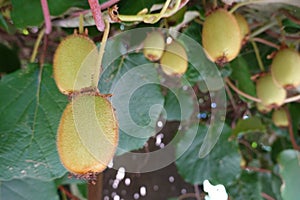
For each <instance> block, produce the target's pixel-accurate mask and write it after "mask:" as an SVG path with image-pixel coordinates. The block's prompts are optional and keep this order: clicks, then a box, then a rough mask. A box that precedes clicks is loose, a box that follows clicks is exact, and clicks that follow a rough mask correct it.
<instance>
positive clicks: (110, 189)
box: [103, 122, 194, 200]
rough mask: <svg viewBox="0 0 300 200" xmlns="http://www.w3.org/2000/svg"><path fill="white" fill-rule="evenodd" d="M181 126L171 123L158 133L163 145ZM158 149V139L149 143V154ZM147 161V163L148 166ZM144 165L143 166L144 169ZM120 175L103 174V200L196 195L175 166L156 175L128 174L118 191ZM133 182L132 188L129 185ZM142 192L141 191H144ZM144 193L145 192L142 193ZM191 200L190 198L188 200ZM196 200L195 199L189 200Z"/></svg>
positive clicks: (109, 171)
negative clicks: (118, 176)
mask: <svg viewBox="0 0 300 200" xmlns="http://www.w3.org/2000/svg"><path fill="white" fill-rule="evenodd" d="M178 126H179V123H178V122H168V123H167V124H166V125H165V126H164V128H163V129H162V130H161V131H160V132H159V133H163V134H164V137H163V143H164V144H167V143H169V142H170V141H171V140H172V139H173V137H174V135H175V134H176V132H177V129H178ZM157 149H159V147H158V146H157V145H156V144H155V138H151V139H150V140H149V141H148V150H149V151H155V150H157ZM148 150H147V149H145V148H144V149H141V150H139V151H137V152H145V151H148ZM147 162H148V161H146V162H145V163H146V164H147ZM145 163H141V165H144V164H145ZM116 174H117V171H116V170H114V169H108V170H106V171H105V172H104V174H103V199H105V200H108V199H114V198H113V197H114V196H115V195H118V196H119V197H120V199H124V200H127V199H144V200H150V199H151V200H153V199H157V200H160V199H161V200H163V199H168V198H171V197H178V196H180V195H182V194H186V193H194V187H193V186H192V185H191V184H189V183H186V182H185V181H184V180H183V179H182V178H181V177H180V175H179V174H178V173H177V169H176V166H175V164H174V163H172V164H170V165H169V166H167V167H165V168H162V169H160V170H157V171H153V172H148V173H140V174H139V173H126V174H125V177H124V179H123V180H121V181H120V183H119V185H118V187H117V188H114V186H113V183H114V180H115V179H116ZM128 180H130V184H128V182H129V181H128ZM141 188H142V189H141ZM143 188H145V189H146V194H145V196H142V194H141V192H142V191H141V190H143ZM142 193H143V192H142ZM185 199H189V198H185ZM190 199H194V198H190Z"/></svg>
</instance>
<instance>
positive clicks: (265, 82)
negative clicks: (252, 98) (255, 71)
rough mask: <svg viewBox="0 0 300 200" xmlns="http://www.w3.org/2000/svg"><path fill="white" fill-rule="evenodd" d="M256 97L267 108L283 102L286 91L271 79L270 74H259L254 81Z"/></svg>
mask: <svg viewBox="0 0 300 200" xmlns="http://www.w3.org/2000/svg"><path fill="white" fill-rule="evenodd" d="M256 93H257V97H258V98H259V99H260V100H261V103H262V104H263V105H264V106H266V107H269V108H276V107H279V106H281V105H282V104H283V103H284V100H285V98H286V91H285V89H284V88H282V87H279V86H278V85H276V84H275V82H274V81H273V78H272V76H271V74H266V75H264V76H261V77H260V78H259V79H258V80H257V82H256Z"/></svg>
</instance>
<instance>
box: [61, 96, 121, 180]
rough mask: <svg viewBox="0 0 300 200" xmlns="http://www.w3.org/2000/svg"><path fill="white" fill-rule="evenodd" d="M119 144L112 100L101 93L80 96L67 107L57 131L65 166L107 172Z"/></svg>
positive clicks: (79, 171) (77, 171) (81, 171)
mask: <svg viewBox="0 0 300 200" xmlns="http://www.w3.org/2000/svg"><path fill="white" fill-rule="evenodd" d="M117 144H118V123H117V120H116V117H115V114H114V110H113V107H112V105H111V103H110V102H109V101H108V100H107V99H106V98H105V97H103V96H100V95H96V96H95V95H87V94H85V95H78V96H76V97H75V99H73V100H72V101H71V102H70V103H69V104H68V105H67V107H66V108H65V110H64V112H63V114H62V117H61V120H60V124H59V127H58V132H57V149H58V154H59V157H60V160H61V162H62V164H63V166H64V167H65V168H66V169H67V170H68V171H70V172H72V173H73V174H76V175H84V174H87V173H98V172H101V171H103V170H104V169H105V168H106V167H107V165H108V163H109V162H110V161H111V159H112V158H113V156H114V153H115V150H116V147H117Z"/></svg>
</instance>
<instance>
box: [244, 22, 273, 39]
mask: <svg viewBox="0 0 300 200" xmlns="http://www.w3.org/2000/svg"><path fill="white" fill-rule="evenodd" d="M275 25H277V22H276V21H271V22H270V23H268V24H265V25H263V26H262V27H260V28H258V29H257V30H255V31H253V32H252V33H251V34H250V35H249V38H254V37H256V36H257V35H259V34H261V33H263V32H265V31H266V30H268V29H270V28H271V27H273V26H275Z"/></svg>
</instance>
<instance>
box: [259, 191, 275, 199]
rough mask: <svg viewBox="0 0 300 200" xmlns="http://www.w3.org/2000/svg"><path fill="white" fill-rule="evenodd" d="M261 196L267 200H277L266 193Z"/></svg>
mask: <svg viewBox="0 0 300 200" xmlns="http://www.w3.org/2000/svg"><path fill="white" fill-rule="evenodd" d="M260 195H261V196H262V197H263V198H265V199H266V200H275V199H274V198H273V197H271V196H270V195H268V194H266V193H264V192H262V193H260Z"/></svg>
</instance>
